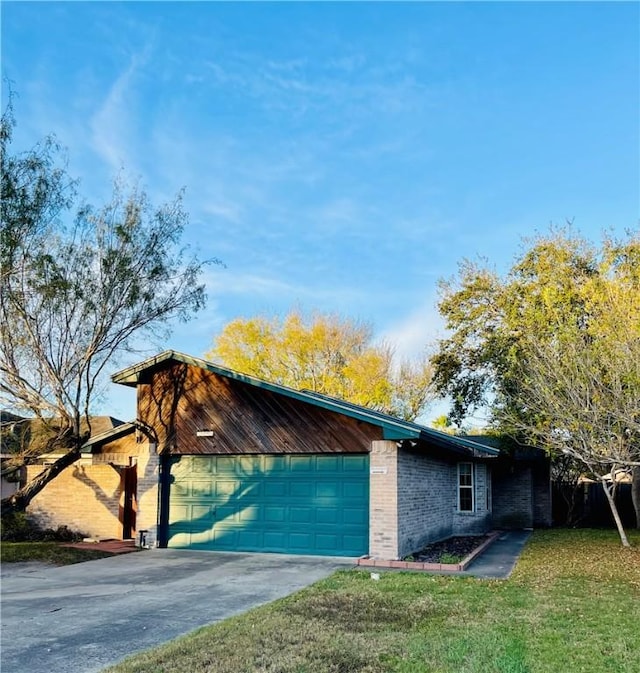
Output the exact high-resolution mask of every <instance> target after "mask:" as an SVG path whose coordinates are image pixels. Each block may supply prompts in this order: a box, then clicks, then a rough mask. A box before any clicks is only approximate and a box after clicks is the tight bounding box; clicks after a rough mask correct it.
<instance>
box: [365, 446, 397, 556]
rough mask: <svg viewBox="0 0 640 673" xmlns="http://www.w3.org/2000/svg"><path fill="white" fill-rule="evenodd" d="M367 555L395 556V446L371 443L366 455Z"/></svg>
mask: <svg viewBox="0 0 640 673" xmlns="http://www.w3.org/2000/svg"><path fill="white" fill-rule="evenodd" d="M369 466H370V475H369V555H370V556H372V557H373V558H377V559H384V560H395V559H397V558H398V446H397V444H396V442H390V441H376V442H371V454H370V457H369Z"/></svg>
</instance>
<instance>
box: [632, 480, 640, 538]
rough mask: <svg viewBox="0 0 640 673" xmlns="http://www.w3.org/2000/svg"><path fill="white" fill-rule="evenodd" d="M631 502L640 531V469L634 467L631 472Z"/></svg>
mask: <svg viewBox="0 0 640 673" xmlns="http://www.w3.org/2000/svg"><path fill="white" fill-rule="evenodd" d="M631 500H632V501H633V509H634V510H635V512H636V528H639V529H640V467H634V468H633V470H632V472H631Z"/></svg>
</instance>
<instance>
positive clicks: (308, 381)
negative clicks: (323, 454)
mask: <svg viewBox="0 0 640 673" xmlns="http://www.w3.org/2000/svg"><path fill="white" fill-rule="evenodd" d="M372 339H373V331H372V328H371V326H370V325H368V324H366V323H361V322H356V321H353V320H346V319H342V318H340V317H338V316H336V315H327V314H315V315H314V316H313V317H311V318H310V319H305V318H304V316H303V315H302V314H301V313H300V312H299V311H297V310H294V311H291V312H290V313H289V314H288V315H287V316H285V317H284V318H278V317H271V318H265V317H258V318H250V319H238V320H234V321H232V322H230V323H229V324H228V325H227V326H226V327H225V328H224V329H223V330H222V332H221V333H220V334H219V335H218V336H217V337H216V338H215V340H214V346H213V349H212V350H211V351H210V352H209V353H208V354H207V357H210V358H212V359H214V360H217V361H219V362H221V363H222V364H224V365H225V366H227V367H230V368H232V369H236V370H238V371H241V372H244V373H246V374H250V375H253V376H257V377H258V378H262V379H266V380H268V381H273V382H274V383H279V384H281V385H286V386H290V387H292V388H296V389H298V390H304V389H307V390H312V391H315V392H319V393H323V394H326V395H331V396H334V397H339V398H341V399H344V400H347V401H349V402H353V403H354V404H359V405H361V406H365V407H370V408H372V409H376V410H378V411H382V412H385V413H389V414H392V415H394V416H399V417H401V418H404V419H407V420H413V419H415V418H416V417H417V416H418V415H419V414H420V413H421V412H422V411H423V410H424V408H425V407H426V405H427V404H428V403H429V402H430V401H431V400H432V399H433V388H432V385H431V366H430V364H429V362H428V360H427V359H426V358H424V359H422V360H420V361H417V362H410V361H405V362H401V363H399V365H398V366H397V367H396V366H395V363H394V361H393V350H392V349H391V348H390V347H389V346H388V345H381V346H377V345H373V344H372Z"/></svg>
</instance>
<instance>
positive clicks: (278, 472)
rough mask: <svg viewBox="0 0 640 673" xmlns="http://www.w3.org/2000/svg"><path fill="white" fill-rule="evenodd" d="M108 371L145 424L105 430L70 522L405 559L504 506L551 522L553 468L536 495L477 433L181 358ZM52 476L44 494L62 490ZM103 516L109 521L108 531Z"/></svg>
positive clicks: (197, 544)
mask: <svg viewBox="0 0 640 673" xmlns="http://www.w3.org/2000/svg"><path fill="white" fill-rule="evenodd" d="M112 378H113V380H114V381H115V382H116V383H120V384H123V385H127V386H132V387H136V388H137V398H138V402H137V407H138V409H137V419H136V422H135V424H133V423H131V424H126V426H121V427H120V428H119V429H117V428H116V429H115V430H116V431H117V436H116V434H111V435H110V434H109V433H104V434H103V435H102V436H101V437H93V438H92V440H91V441H90V442H88V443H87V445H86V446H85V448H84V451H85V452H86V457H85V458H83V459H82V462H81V464H80V465H76V466H71V467H70V468H68V469H67V470H66V471H65V472H66V473H69V475H68V477H67V482H66V483H67V484H68V488H69V490H70V491H72V490H74V488H73V487H72V486H71V484H72V483H74V484H75V488H76V489H80V488H82V489H84V490H83V496H82V498H80V497H79V496H76V495H75V494H74V495H73V496H71V497H73V498H74V499H77V500H78V502H77V518H76V519H75V523H74V527H79V528H82V527H83V526H82V522H81V520H83V519H84V521H86V525H85V526H84V527H85V530H86V532H88V533H90V534H93V535H100V536H110V537H122V536H125V537H126V534H128V535H131V536H134V535H135V534H136V531H137V532H138V533H141V532H144V535H145V537H146V541H147V543H148V544H151V545H159V546H169V547H177V548H188V549H204V550H228V551H269V552H287V553H300V554H322V555H341V556H360V555H364V554H369V555H371V556H374V557H377V558H381V559H396V558H401V557H403V556H406V555H408V554H410V553H412V552H415V551H417V550H419V549H420V548H421V547H422V546H424V545H425V544H427V543H429V542H431V541H434V540H438V539H442V538H445V537H448V536H450V535H456V534H476V533H483V532H486V531H487V530H489V529H491V528H492V527H493V526H494V525H495V523H494V512H495V508H496V503H500V507H503V506H504V507H507V506H508V507H509V508H510V510H509V511H508V515H509V516H508V517H507V518H510V520H511V522H512V523H516V524H517V525H526V526H530V525H536V524H544V525H546V524H548V523H549V522H550V508H549V502H548V500H546V499H545V495H544V490H545V488H546V492H548V490H549V482H548V468H547V482H546V486H545V485H544V484H542V486H543V487H544V488H542V497H541V498H540V499H539V501H538V499H537V491H536V489H535V488H534V486H533V479H532V470H531V466H529V465H528V464H522V465H520V464H518V463H517V461H507V462H505V461H504V459H503V458H501V457H500V451H499V450H498V449H496V448H494V447H491V446H486V445H483V444H482V443H480V442H477V441H474V440H473V439H469V438H463V437H456V436H452V435H448V434H444V433H441V432H437V431H435V430H433V429H430V428H426V427H423V426H420V425H417V424H415V423H409V422H406V421H402V420H400V419H397V418H393V417H391V416H387V415H385V414H381V413H377V412H375V411H372V410H370V409H366V408H363V407H359V406H356V405H353V404H350V403H347V402H344V401H342V400H338V399H335V398H330V397H327V396H324V395H320V394H317V393H313V392H307V391H297V390H292V389H290V388H286V387H284V386H280V385H275V384H272V383H268V382H265V381H261V380H259V379H256V378H253V377H251V376H246V375H243V374H240V373H238V372H234V371H231V370H229V369H225V368H223V367H220V366H218V365H215V364H213V363H211V362H207V361H205V360H201V359H198V358H193V357H189V356H187V355H183V354H181V353H177V352H174V351H166V352H164V353H161V354H160V355H158V356H156V357H153V358H150V359H148V360H145V361H144V362H141V363H139V364H137V365H135V366H133V367H129V368H128V369H125V370H123V371H121V372H118V373H117V374H115V375H114V376H113V377H112ZM494 470H497V472H496V474H497V475H498V481H496V479H495V478H494V477H493V473H494ZM128 471H129V472H128ZM128 473H129V474H130V478H129V481H128V482H127V476H126V475H127V474H128ZM133 474H135V477H134V476H133ZM123 475H124V476H123ZM509 475H511V477H509ZM62 476H63V477H64V476H65V475H62ZM59 478H60V477H59ZM136 480H137V485H136V488H135V493H133V494H129V495H127V493H126V484H127V483H129V484H130V485H131V484H133V483H134V482H135V481H136ZM56 481H57V480H55V481H54V482H53V483H52V484H50V485H49V486H47V488H46V489H45V491H43V494H41V495H44V493H45V492H46V491H48V490H49V489H50V488H54V489H58V488H62V486H56V485H55V482H56ZM129 490H131V488H130V489H129ZM38 497H40V496H38ZM128 502H130V503H131V505H130V506H128V505H127V503H128ZM53 505H54V503H53V502H51V501H49V509H50V514H51V508H52V507H53ZM127 507H128V508H129V510H130V514H129V518H128V519H126V517H125V516H124V514H125V511H126V510H127ZM547 509H549V512H547V511H546V510H547ZM99 511H101V512H102V513H103V514H104V513H105V512H109V514H110V517H111V518H110V521H109V520H108V517H105V516H103V518H101V519H100V521H101V522H102V523H100V525H98V523H97V522H98V518H99V517H98V515H97V514H98V512H99ZM132 514H133V515H135V521H134V522H133V523H131V520H132ZM56 516H57V514H56ZM126 526H129V527H128V528H127V527H126ZM116 529H117V531H118V534H115V533H114V532H113V531H114V530H116Z"/></svg>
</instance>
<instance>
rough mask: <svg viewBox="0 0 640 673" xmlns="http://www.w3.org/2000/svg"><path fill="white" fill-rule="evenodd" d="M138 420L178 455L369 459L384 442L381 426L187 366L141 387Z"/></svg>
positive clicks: (155, 376)
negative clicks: (356, 456) (206, 433)
mask: <svg viewBox="0 0 640 673" xmlns="http://www.w3.org/2000/svg"><path fill="white" fill-rule="evenodd" d="M138 418H139V420H140V421H142V423H143V424H144V425H145V426H147V429H148V430H147V432H148V434H149V436H150V439H152V441H156V442H157V443H158V447H159V449H160V450H161V451H167V452H169V453H174V454H259V453H267V454H274V453H365V452H368V451H369V448H370V444H371V442H372V441H373V440H375V439H381V438H382V430H381V429H380V428H379V427H377V426H375V425H371V424H369V423H363V422H361V421H357V420H355V419H352V418H349V417H347V416H343V415H342V414H338V413H335V412H331V411H327V410H325V409H322V408H319V407H315V406H313V405H311V404H305V403H304V402H301V401H299V400H295V399H293V398H289V397H287V396H285V395H279V394H277V393H274V392H271V391H269V390H265V389H263V388H258V387H256V386H252V385H250V384H247V383H244V382H242V381H237V380H234V379H229V378H226V377H224V376H220V375H218V374H215V373H212V372H208V371H206V370H204V369H201V368H199V367H194V366H193V365H187V364H182V363H176V364H174V365H172V366H170V367H167V368H164V369H161V370H159V371H155V372H152V373H151V374H150V376H149V377H148V379H147V380H146V381H144V382H141V383H140V384H139V385H138ZM200 430H210V431H213V436H211V437H198V436H197V432H198V431H200Z"/></svg>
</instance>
